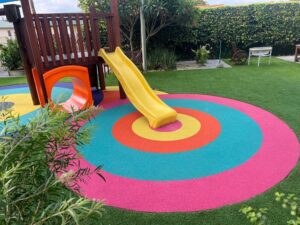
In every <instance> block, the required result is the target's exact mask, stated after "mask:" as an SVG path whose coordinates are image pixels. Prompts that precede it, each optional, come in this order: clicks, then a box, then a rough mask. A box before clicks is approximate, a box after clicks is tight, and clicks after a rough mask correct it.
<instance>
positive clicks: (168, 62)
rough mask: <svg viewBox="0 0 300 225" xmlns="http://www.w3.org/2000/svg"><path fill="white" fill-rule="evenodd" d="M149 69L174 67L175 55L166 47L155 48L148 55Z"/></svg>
mask: <svg viewBox="0 0 300 225" xmlns="http://www.w3.org/2000/svg"><path fill="white" fill-rule="evenodd" d="M148 69H149V70H173V69H176V55H175V53H174V52H172V51H169V50H167V49H155V50H153V51H151V52H150V53H149V55H148Z"/></svg>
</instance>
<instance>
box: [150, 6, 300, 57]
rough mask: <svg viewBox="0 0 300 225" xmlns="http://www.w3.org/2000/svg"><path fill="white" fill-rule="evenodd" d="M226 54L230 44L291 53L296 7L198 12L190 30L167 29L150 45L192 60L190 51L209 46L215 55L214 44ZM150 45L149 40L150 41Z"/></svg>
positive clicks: (298, 24) (299, 37) (297, 32)
mask: <svg viewBox="0 0 300 225" xmlns="http://www.w3.org/2000/svg"><path fill="white" fill-rule="evenodd" d="M219 40H222V42H223V52H224V54H227V55H229V53H230V51H231V43H232V42H235V43H236V44H237V45H238V47H239V48H241V49H244V50H248V49H249V48H250V47H253V46H273V49H274V55H287V54H292V53H293V51H294V45H295V44H296V43H300V4H299V3H271V4H253V5H247V6H238V7H223V8H214V9H204V10H199V23H198V25H197V26H196V27H194V28H189V27H178V26H175V27H169V28H167V29H165V30H164V31H162V32H161V33H160V34H159V35H158V36H157V37H156V39H153V40H152V43H151V44H150V46H152V47H156V46H161V45H165V46H166V47H168V48H171V49H173V50H175V51H176V52H177V54H179V55H180V56H181V58H188V57H192V52H191V48H195V47H197V46H199V45H203V44H206V43H208V44H210V45H211V46H212V47H213V52H218V42H219ZM150 42H151V41H150Z"/></svg>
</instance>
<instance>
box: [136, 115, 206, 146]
mask: <svg viewBox="0 0 300 225" xmlns="http://www.w3.org/2000/svg"><path fill="white" fill-rule="evenodd" d="M177 120H178V121H180V122H181V124H182V126H181V128H180V129H178V130H176V131H171V132H160V131H156V130H153V129H151V128H150V127H149V123H148V121H147V120H146V118H145V117H141V118H139V119H137V120H136V121H134V123H133V124H132V130H133V132H134V133H135V134H136V135H138V136H140V137H143V138H145V139H149V140H154V141H176V140H182V139H186V138H189V137H192V136H194V135H195V134H197V133H198V132H199V130H200V129H201V124H200V122H199V121H198V120H197V119H195V118H193V117H191V116H188V115H184V114H178V116H177Z"/></svg>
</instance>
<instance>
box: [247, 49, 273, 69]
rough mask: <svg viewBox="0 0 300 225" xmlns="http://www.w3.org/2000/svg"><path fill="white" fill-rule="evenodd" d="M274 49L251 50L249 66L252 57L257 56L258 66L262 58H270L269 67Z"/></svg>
mask: <svg viewBox="0 0 300 225" xmlns="http://www.w3.org/2000/svg"><path fill="white" fill-rule="evenodd" d="M272 50H273V48H272V47H255V48H250V49H249V58H248V65H250V60H251V56H257V57H258V62H257V66H259V64H260V58H261V57H269V65H270V64H271V57H272Z"/></svg>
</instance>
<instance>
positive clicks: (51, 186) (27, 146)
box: [0, 108, 102, 225]
mask: <svg viewBox="0 0 300 225" xmlns="http://www.w3.org/2000/svg"><path fill="white" fill-rule="evenodd" d="M95 112H96V109H89V110H86V111H81V112H77V113H73V114H72V115H71V116H69V115H68V114H67V113H64V112H60V111H59V110H54V111H52V110H50V109H49V108H45V109H42V110H41V112H40V113H39V114H38V115H37V116H36V117H35V118H34V119H32V120H31V121H30V122H29V123H28V124H27V125H21V124H20V122H19V119H18V118H17V117H13V116H12V114H13V111H11V110H2V111H1V113H0V121H3V122H1V123H0V125H1V128H2V130H1V133H0V190H1V191H0V199H1V202H0V224H4V225H19V224H30V225H42V224H43V225H44V224H45V225H47V224H49V225H50V224H51V225H56V224H82V223H83V222H84V221H86V220H87V219H92V218H94V217H95V216H97V217H98V218H97V219H98V221H99V216H101V212H102V204H101V203H97V202H91V201H89V200H86V199H83V198H79V197H77V195H76V194H75V193H73V192H71V191H69V190H67V189H66V187H68V188H70V187H72V188H73V189H74V190H75V191H77V192H80V189H79V187H78V186H77V181H78V180H80V179H87V178H86V176H88V175H89V174H91V173H94V172H95V173H98V174H99V175H101V174H100V171H99V169H100V168H97V169H96V170H95V171H89V170H88V169H86V168H79V169H78V170H76V171H69V172H68V170H67V168H68V166H72V165H75V164H76V165H78V154H76V153H70V152H69V151H68V150H67V148H68V147H69V146H71V147H75V145H82V144H84V143H86V142H88V140H89V130H90V129H88V128H85V129H79V123H80V122H81V121H83V120H86V119H88V118H90V116H91V115H92V114H91V113H95ZM75 167H76V166H75ZM57 176H59V177H57Z"/></svg>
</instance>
